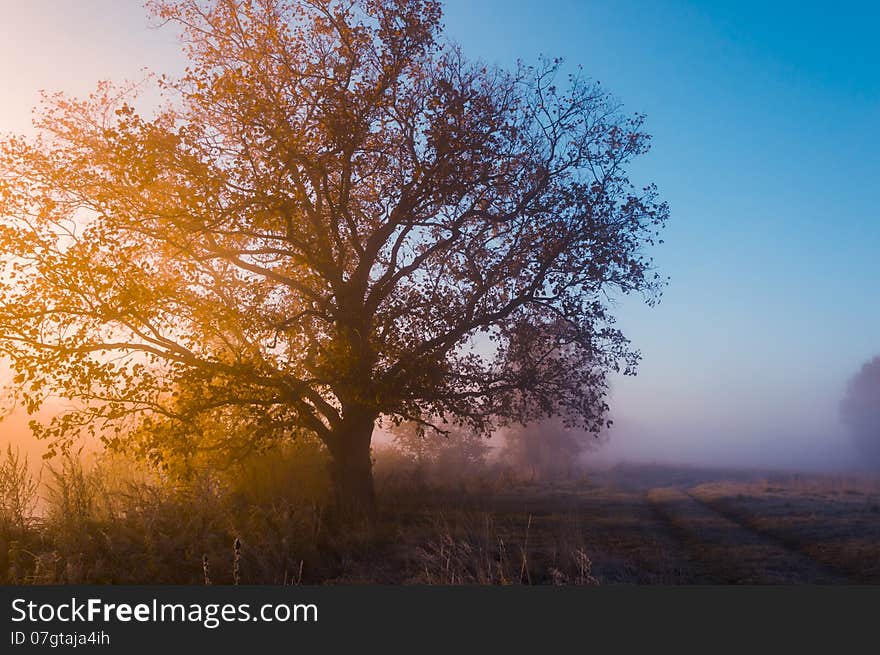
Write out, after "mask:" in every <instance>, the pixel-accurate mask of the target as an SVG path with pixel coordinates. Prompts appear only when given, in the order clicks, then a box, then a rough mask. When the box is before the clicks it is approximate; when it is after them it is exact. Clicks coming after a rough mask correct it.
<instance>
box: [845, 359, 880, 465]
mask: <svg viewBox="0 0 880 655" xmlns="http://www.w3.org/2000/svg"><path fill="white" fill-rule="evenodd" d="M840 415H841V418H842V419H843V422H844V423H845V424H846V425H847V427H848V428H849V430H850V433H851V434H852V438H853V442H854V444H855V446H856V448H857V449H858V451H859V452H860V453H861V454H862V456H863V457H864V458H865V463H866V464H867V465H869V466H871V467H872V468H878V469H880V357H875V358H874V359H872V360H871V361H869V362H866V363H865V364H864V366H862V369H861V370H860V371H859V372H858V373H857V374H856V375H855V376H854V377H853V378H852V379H851V380H850V381H849V384H848V385H847V387H846V394H845V395H844V398H843V401H842V402H841V403H840Z"/></svg>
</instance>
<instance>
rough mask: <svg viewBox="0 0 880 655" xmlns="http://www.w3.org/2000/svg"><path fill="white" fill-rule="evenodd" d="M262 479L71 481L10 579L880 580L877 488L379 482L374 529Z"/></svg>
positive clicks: (67, 475) (27, 523) (825, 483)
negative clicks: (181, 484) (227, 482)
mask: <svg viewBox="0 0 880 655" xmlns="http://www.w3.org/2000/svg"><path fill="white" fill-rule="evenodd" d="M261 470H263V469H261ZM269 477H270V476H268V475H266V473H265V471H264V470H263V473H262V474H261V475H260V477H259V479H260V480H261V481H262V483H263V484H264V485H265V486H266V488H265V489H263V490H262V491H261V490H260V487H259V485H257V484H256V483H255V482H253V481H251V482H249V483H248V484H247V488H246V491H245V492H222V493H221V492H219V491H217V489H216V488H215V487H211V486H210V485H208V486H202V487H198V488H190V489H187V490H184V491H173V490H169V489H167V488H164V487H155V486H150V485H149V484H145V483H140V482H132V481H131V480H129V481H128V482H126V484H125V485H122V484H121V483H118V484H117V485H116V487H111V486H108V482H107V480H108V479H112V476H110V475H109V474H108V473H107V471H106V469H96V470H95V473H94V475H92V476H91V477H90V476H89V475H87V474H85V473H83V472H81V471H79V470H78V469H76V468H71V469H70V470H68V469H65V471H64V472H62V473H58V474H56V475H55V479H54V481H53V484H54V485H55V487H54V491H53V492H52V493H51V494H49V496H48V498H49V500H48V501H47V502H48V503H49V505H48V507H47V508H46V510H45V512H44V513H43V514H42V515H41V516H37V517H33V518H32V519H21V520H19V521H18V523H17V526H18V527H16V526H15V525H14V524H13V523H10V522H9V521H8V520H7V521H6V522H5V523H3V524H2V525H0V577H2V578H3V580H2V581H5V582H17V583H25V584H41V583H55V584H59V583H61V584H64V583H110V584H118V583H153V584H167V583H176V584H205V582H206V581H208V580H210V582H211V583H213V584H229V583H233V582H235V578H234V574H233V566H232V558H233V553H232V544H233V542H234V541H235V539H237V538H240V539H241V541H242V543H243V547H242V550H241V553H240V555H241V561H240V571H241V574H240V581H241V582H242V583H244V584H375V583H378V584H431V585H437V584H442V585H446V584H535V585H538V584H572V585H590V584H601V585H614V584H624V585H633V584H638V585H643V584H646V585H650V584H676V585H682V584H863V583H873V584H876V583H878V582H880V479H876V478H869V477H858V476H830V475H818V474H792V473H770V472H754V471H740V470H718V469H700V468H686V467H663V466H634V465H628V466H617V467H614V468H611V469H608V470H604V471H593V472H590V473H586V474H584V475H583V476H582V477H581V478H578V479H572V480H568V481H565V482H555V483H547V482H540V483H539V482H523V481H522V480H519V481H517V480H516V479H515V478H513V477H511V476H509V475H504V474H502V473H500V472H498V471H493V470H492V469H487V470H486V471H485V472H484V474H482V475H480V476H477V477H475V478H473V479H468V480H459V481H458V482H457V483H456V484H454V485H452V484H446V485H443V486H437V485H435V486H425V485H414V484H413V483H412V481H411V480H410V481H409V482H406V483H402V482H401V480H399V479H397V480H395V479H394V478H382V477H380V478H379V497H380V513H379V517H378V520H377V521H376V522H374V523H367V522H364V523H361V524H358V523H355V524H352V523H351V522H340V521H337V520H334V518H333V516H332V512H331V511H328V510H327V509H326V507H322V506H321V505H320V504H319V503H317V502H315V501H309V500H306V499H304V498H303V497H302V496H300V495H297V494H296V493H292V495H290V496H284V495H283V494H281V490H283V489H291V488H292V487H291V486H290V484H288V482H285V480H287V478H282V479H281V480H280V481H275V482H272V481H271V480H269ZM298 482H299V483H300V484H301V483H302V482H303V480H302V477H301V476H300V477H299V478H298ZM7 486H9V485H7ZM7 504H8V503H7ZM206 558H207V566H206V565H205V560H206Z"/></svg>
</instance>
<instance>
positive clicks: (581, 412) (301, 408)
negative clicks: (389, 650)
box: [0, 0, 667, 509]
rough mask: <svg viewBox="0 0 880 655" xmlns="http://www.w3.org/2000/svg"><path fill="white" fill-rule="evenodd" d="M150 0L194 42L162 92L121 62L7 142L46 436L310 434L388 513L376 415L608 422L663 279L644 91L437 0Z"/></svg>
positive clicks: (19, 294)
mask: <svg viewBox="0 0 880 655" xmlns="http://www.w3.org/2000/svg"><path fill="white" fill-rule="evenodd" d="M149 7H150V9H151V11H152V13H153V15H154V16H156V17H157V18H158V19H159V20H160V21H163V22H164V21H170V22H172V23H175V24H177V25H178V26H179V27H181V28H182V29H181V32H182V34H183V43H184V47H185V52H186V54H187V56H188V59H189V67H188V68H187V70H186V73H185V74H184V75H183V76H182V77H181V78H179V79H168V78H166V77H159V78H158V83H159V85H160V86H161V87H162V89H163V90H164V92H165V97H166V100H167V102H166V103H165V104H164V105H163V108H162V109H161V110H158V111H153V112H151V113H149V114H143V113H140V112H138V111H137V110H136V109H135V104H136V100H135V99H133V98H134V96H133V94H132V90H131V89H127V88H122V89H118V88H115V87H112V86H111V85H109V84H103V85H101V86H99V88H98V90H97V91H96V92H95V93H94V94H93V95H91V96H90V97H88V98H86V99H70V98H67V97H64V96H52V97H49V98H48V99H47V100H46V102H45V103H44V105H43V107H42V109H41V111H40V112H38V118H37V120H36V127H37V128H38V129H39V136H37V137H35V138H33V139H23V138H10V139H7V140H5V141H4V142H3V143H2V145H0V217H2V226H0V246H2V263H0V266H2V281H0V349H2V354H3V355H5V356H6V357H7V358H8V360H9V361H11V363H12V366H13V368H14V371H15V373H16V376H15V381H16V385H17V389H16V391H17V394H18V398H19V400H20V402H22V403H24V404H26V406H27V407H28V408H29V409H30V410H36V409H37V408H38V407H39V406H40V405H41V403H43V402H44V401H45V400H46V399H47V398H49V397H62V398H66V399H70V400H72V401H74V402H70V403H68V407H67V409H66V411H63V412H59V413H58V414H57V415H56V416H55V417H54V419H53V420H51V421H50V422H48V423H46V424H36V423H34V425H33V428H34V430H35V431H36V432H37V434H38V436H43V437H46V438H49V439H50V442H51V443H53V444H55V445H56V446H58V445H60V446H63V445H64V444H66V443H69V442H70V440H71V439H73V438H75V437H76V436H77V435H78V434H81V433H82V432H83V431H88V432H95V433H98V434H100V435H101V436H102V438H104V439H105V440H106V441H107V442H108V443H109V444H110V445H112V446H117V445H121V444H124V443H125V441H126V440H127V439H136V440H137V443H138V445H139V447H140V448H142V450H143V451H144V452H145V453H146V454H147V455H150V456H152V457H155V458H157V459H158V458H162V457H163V456H165V455H166V454H167V452H168V451H169V450H171V451H175V450H182V451H186V450H187V449H190V448H192V447H195V446H193V444H197V443H198V438H199V437H200V436H201V435H204V434H205V433H206V431H210V430H211V428H210V426H211V425H214V426H218V425H219V426H223V425H230V424H234V425H235V426H236V429H234V430H230V432H231V433H234V434H232V436H231V438H233V437H234V439H235V441H236V443H237V444H240V443H241V440H242V438H243V435H244V439H245V441H250V442H251V443H252V445H254V446H259V445H260V443H262V442H264V441H265V440H270V439H279V438H289V437H291V436H295V435H297V434H302V433H305V432H308V433H313V434H314V435H317V437H319V438H320V439H321V441H323V443H324V444H325V445H326V447H327V449H328V450H329V453H330V455H331V457H332V459H333V462H334V465H333V467H334V479H335V481H336V485H337V489H338V492H339V495H340V499H341V500H342V502H343V503H344V504H345V505H348V506H358V507H360V508H363V509H369V508H371V507H372V506H373V504H374V498H373V487H372V473H371V460H370V443H371V437H372V433H373V430H374V426H375V424H376V422H377V420H379V419H383V418H384V419H385V420H392V421H400V420H414V421H418V422H421V423H422V424H423V425H432V426H434V427H435V428H436V429H438V430H443V429H444V428H443V425H444V423H447V422H451V421H456V422H460V423H464V424H466V425H468V426H469V427H470V428H471V429H474V430H478V431H485V430H488V429H490V426H492V425H493V424H499V423H504V422H511V421H518V422H526V421H530V420H532V419H536V418H540V417H543V416H548V415H564V416H566V417H568V418H569V420H570V421H572V422H574V423H577V424H578V425H579V426H582V427H586V428H588V429H594V430H597V429H599V428H600V427H601V425H602V423H603V422H604V420H605V412H606V409H607V407H606V404H605V402H604V395H605V386H606V375H607V374H608V372H609V371H610V370H620V369H623V370H624V371H625V372H632V370H633V367H634V366H635V364H636V362H637V359H638V355H637V352H636V351H634V350H633V349H632V348H631V347H630V346H629V343H628V342H627V340H626V339H625V338H624V336H623V335H622V334H621V332H620V331H619V330H618V329H617V328H615V327H614V324H613V320H612V319H613V317H612V316H611V315H610V314H609V302H608V301H609V299H611V298H613V297H614V295H615V294H620V293H630V292H636V293H641V294H643V295H644V297H645V298H646V299H647V300H648V302H652V301H653V300H654V299H656V297H657V294H658V292H659V286H660V280H659V278H658V276H657V274H656V273H655V272H654V271H653V270H652V266H651V261H650V258H649V256H648V255H647V254H646V248H647V247H648V246H650V245H651V244H653V242H654V239H655V237H656V236H657V235H658V230H659V229H660V227H661V225H662V224H663V222H664V221H665V219H666V217H667V207H666V205H665V204H664V203H662V202H661V201H660V200H659V199H658V198H657V194H656V191H655V189H654V187H653V186H647V187H644V188H638V189H637V188H634V187H633V185H631V183H630V182H629V180H628V176H627V172H626V166H627V164H628V162H629V161H630V160H631V159H632V158H633V157H635V156H637V155H640V154H642V153H644V152H646V150H647V149H648V144H649V136H648V135H647V134H645V133H644V131H643V129H642V123H643V121H642V117H640V116H626V115H624V114H622V113H621V112H620V111H619V107H618V105H617V104H616V103H615V102H614V101H613V99H612V98H611V97H610V96H609V95H608V94H607V93H606V92H605V91H604V90H602V89H601V88H600V87H599V85H598V84H597V83H591V82H589V81H588V80H587V79H585V78H583V77H581V76H580V75H579V74H573V75H566V76H563V75H562V73H561V72H560V64H559V62H557V61H544V62H541V63H540V64H539V65H537V66H534V67H531V66H524V65H521V66H518V67H516V68H515V70H512V71H506V70H501V69H498V68H496V67H492V66H487V65H484V64H481V63H476V62H472V61H469V60H468V59H466V58H465V57H464V56H463V55H462V53H461V52H460V50H459V49H458V48H457V47H456V46H454V45H452V44H450V43H448V42H447V41H446V40H445V39H444V37H443V34H442V26H441V23H440V20H441V10H440V6H439V4H438V3H437V2H433V1H431V0H343V1H337V0H212V1H208V0H181V1H179V2H176V1H172V0H169V1H168V2H163V1H156V2H152V3H150V5H149ZM214 432H215V433H216V429H215V430H214ZM212 443H213V446H212V447H223V444H222V439H221V440H220V441H217V439H214V441H213V442H212Z"/></svg>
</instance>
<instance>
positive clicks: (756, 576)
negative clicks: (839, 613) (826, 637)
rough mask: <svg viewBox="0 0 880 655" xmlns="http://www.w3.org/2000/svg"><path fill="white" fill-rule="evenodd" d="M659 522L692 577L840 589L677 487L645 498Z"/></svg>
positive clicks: (813, 565)
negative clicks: (684, 557)
mask: <svg viewBox="0 0 880 655" xmlns="http://www.w3.org/2000/svg"><path fill="white" fill-rule="evenodd" d="M646 498H647V501H648V503H649V504H650V505H651V507H652V508H653V509H654V511H655V513H656V515H657V517H658V519H659V520H660V521H661V522H663V523H664V524H665V525H666V526H667V528H668V529H669V531H670V533H671V534H672V535H673V537H675V538H676V539H677V540H678V541H679V542H681V544H682V545H683V546H684V547H685V549H686V551H687V552H688V556H689V558H690V563H691V565H692V566H693V568H694V571H695V572H696V573H697V574H698V575H699V577H700V578H701V579H703V580H706V579H710V580H712V581H715V582H717V583H720V584H803V583H812V584H845V583H846V582H847V579H846V578H844V577H842V576H839V575H836V574H834V573H831V572H829V571H827V570H826V569H825V568H823V567H822V566H821V565H819V564H818V563H817V562H815V561H813V560H811V559H810V558H808V557H806V556H804V555H802V554H800V553H798V552H795V551H793V550H791V549H789V548H786V547H785V546H783V545H781V544H780V543H778V542H777V541H775V540H773V539H771V538H769V537H767V536H764V535H759V534H757V533H756V532H754V531H753V530H751V529H749V528H748V527H746V526H744V525H742V524H741V523H738V522H735V521H732V520H731V519H730V518H728V517H726V516H723V515H721V514H720V513H718V512H717V511H715V510H713V509H712V508H710V507H708V506H707V505H705V504H703V503H702V502H700V501H698V500H697V499H695V498H693V497H692V496H690V495H689V494H688V493H687V492H686V491H685V490H683V489H681V488H676V487H657V488H653V489H650V490H649V491H648V492H647V493H646Z"/></svg>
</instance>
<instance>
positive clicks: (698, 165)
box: [0, 0, 880, 466]
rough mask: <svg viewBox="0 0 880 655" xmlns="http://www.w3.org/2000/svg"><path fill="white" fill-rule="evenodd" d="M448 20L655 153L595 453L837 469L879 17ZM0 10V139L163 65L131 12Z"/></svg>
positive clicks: (852, 341)
mask: <svg viewBox="0 0 880 655" xmlns="http://www.w3.org/2000/svg"><path fill="white" fill-rule="evenodd" d="M770 5H772V6H770ZM446 6H447V10H446V19H445V22H446V24H447V28H448V34H449V36H450V37H451V38H452V39H454V40H456V41H459V42H461V43H462V45H463V46H464V50H465V52H467V53H469V54H470V55H471V56H475V57H479V58H482V59H485V60H487V61H489V62H492V63H498V64H502V65H511V64H512V63H513V62H514V60H515V59H516V58H517V57H520V58H522V59H524V60H526V61H529V60H534V59H535V58H536V56H537V55H538V54H540V53H544V54H546V55H548V56H557V55H559V56H563V57H565V59H566V61H567V62H568V63H570V64H577V63H579V64H582V65H583V67H584V70H585V72H586V73H587V74H588V75H590V76H591V77H593V78H595V79H598V80H600V81H601V82H602V84H603V85H604V86H606V87H607V88H608V89H610V90H611V91H612V92H613V93H614V94H615V95H616V96H617V97H618V98H619V99H620V100H621V101H622V103H623V104H624V107H625V108H626V109H627V110H629V111H638V112H641V113H645V114H647V116H648V130H649V131H650V132H651V133H652V134H653V135H654V150H653V152H652V154H651V155H649V156H648V157H646V158H645V159H644V161H642V162H640V163H639V164H638V165H637V166H636V167H635V168H634V178H635V180H636V181H637V182H638V183H642V182H647V181H654V182H656V183H657V184H658V186H659V187H660V189H661V191H662V193H663V195H664V197H665V198H666V199H667V200H668V201H669V203H670V205H671V209H672V218H671V221H670V224H669V227H668V229H667V231H666V235H665V239H666V244H665V245H664V246H662V247H661V248H660V249H658V250H657V251H656V253H655V255H656V262H657V265H658V269H659V270H660V271H661V272H662V273H663V274H667V275H669V276H671V278H672V279H671V283H670V286H669V288H668V290H667V292H666V294H665V297H664V300H663V302H662V303H661V305H660V306H659V307H657V308H654V309H648V308H645V307H642V306H639V305H637V304H636V303H633V302H629V301H623V302H621V304H620V306H619V312H618V313H619V316H620V322H621V325H622V327H623V328H624V329H625V331H626V332H627V333H628V334H629V336H630V337H631V338H632V339H633V340H634V342H635V343H636V345H637V346H638V347H639V348H640V349H641V350H642V353H643V355H644V360H643V363H642V366H641V370H640V374H639V376H638V377H636V378H633V379H625V380H617V379H616V380H615V389H614V393H613V397H612V407H613V413H614V415H615V418H616V420H617V422H618V428H617V429H616V430H615V432H614V434H613V435H612V440H611V443H612V445H611V446H610V450H609V453H608V456H626V457H630V458H647V459H658V460H685V461H694V462H699V461H712V462H716V463H725V462H726V463H731V464H766V465H772V466H780V465H785V466H818V465H824V464H827V465H835V466H836V465H844V464H846V463H848V462H851V461H852V457H853V454H852V453H851V451H850V450H849V448H848V445H847V443H846V441H845V438H844V437H843V435H842V431H841V428H840V426H839V423H838V420H837V403H838V401H839V399H840V396H841V394H842V391H843V388H844V386H845V383H846V380H847V378H848V377H849V376H851V375H852V374H853V373H855V371H856V370H857V369H858V367H859V366H860V365H861V363H862V362H863V361H865V360H867V359H868V358H870V357H872V356H874V355H877V354H880V302H878V294H877V290H878V286H880V257H878V253H880V212H878V209H877V198H876V196H877V193H878V190H880V184H878V175H880V134H878V124H880V121H878V119H880V39H878V38H877V36H876V28H877V24H878V21H880V8H878V6H877V5H876V4H875V3H870V2H864V3H857V2H847V1H842V2H837V3H834V4H833V5H830V6H829V5H828V4H827V3H821V4H820V3H816V4H815V5H811V4H810V3H802V2H774V3H765V2H752V1H740V2H718V1H715V2H709V1H706V2H666V1H662V0H652V1H644V2H635V1H618V2H610V1H609V2H592V1H575V0H570V1H565V0H541V1H540V2H525V1H517V0H481V1H479V2H471V1H466V0H450V1H449V2H447V3H446ZM0 8H2V13H0V16H2V19H0V131H4V132H5V131H16V132H22V131H26V130H27V129H28V122H29V115H30V108H31V107H32V106H33V105H34V103H35V101H36V99H37V94H36V92H37V90H38V89H40V88H45V89H48V90H66V91H71V92H75V93H84V92H87V91H89V90H90V89H91V88H92V87H93V86H94V83H95V82H96V81H97V80H98V79H115V80H118V79H121V78H128V79H137V78H139V77H140V76H141V73H140V70H141V68H142V67H144V66H147V67H150V68H152V69H155V70H159V71H163V72H174V71H175V70H179V69H180V68H181V67H182V65H183V62H182V59H181V58H180V56H179V54H178V52H177V48H176V45H175V40H174V36H173V34H171V33H170V32H169V31H168V30H151V29H148V28H147V22H146V18H145V15H144V13H143V11H142V9H141V7H140V3H139V2H137V1H132V2H125V1H123V0H80V1H74V0H55V1H51V2H50V1H48V0H0ZM829 9H830V10H829ZM0 429H2V428H0Z"/></svg>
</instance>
